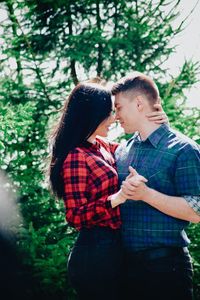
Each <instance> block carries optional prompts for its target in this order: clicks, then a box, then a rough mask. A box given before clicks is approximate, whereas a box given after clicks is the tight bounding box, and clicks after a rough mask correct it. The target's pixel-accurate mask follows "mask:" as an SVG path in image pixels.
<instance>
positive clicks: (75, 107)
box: [50, 82, 166, 300]
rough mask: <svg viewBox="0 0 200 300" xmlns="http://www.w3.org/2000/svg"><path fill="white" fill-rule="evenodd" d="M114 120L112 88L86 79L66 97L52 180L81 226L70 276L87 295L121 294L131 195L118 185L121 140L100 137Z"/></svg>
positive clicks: (68, 217)
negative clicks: (123, 215)
mask: <svg viewBox="0 0 200 300" xmlns="http://www.w3.org/2000/svg"><path fill="white" fill-rule="evenodd" d="M160 111H161V108H160ZM160 115H161V112H158V119H160ZM162 115H163V116H164V121H166V116H165V114H164V113H163V114H162ZM114 121H115V116H114V114H113V107H112V100H111V92H110V91H109V90H107V89H106V88H105V87H103V86H101V85H100V84H96V83H89V82H85V83H81V84H78V85H77V86H76V87H75V88H74V89H73V90H72V92H71V94H70V96H69V99H68V101H67V102H66V103H65V106H64V110H63V114H62V117H61V120H60V123H59V124H58V127H57V130H56V132H55V134H54V137H53V138H54V140H53V150H52V160H51V167H50V183H51V187H52V190H53V192H54V194H55V195H56V196H57V197H59V198H62V199H63V200H64V203H65V207H66V220H67V222H68V224H70V225H71V226H73V227H75V228H76V229H77V230H78V231H79V234H78V238H77V240H76V242H75V245H74V247H73V249H72V251H71V254H70V256H69V260H68V276H69V279H70V281H71V284H72V286H73V287H74V289H75V291H76V292H77V295H78V298H79V299H81V300H82V299H84V300H86V299H87V300H90V299H92V300H97V299H104V300H106V299H109V300H110V299H115V300H117V299H120V280H121V279H120V273H121V266H122V251H121V248H120V247H121V243H120V226H121V220H120V211H119V205H120V204H121V203H123V202H124V201H125V200H126V196H125V195H124V194H123V192H122V190H121V189H120V190H119V188H118V176H117V172H116V167H115V161H114V156H113V154H114V151H115V149H116V147H117V144H111V143H107V142H105V141H104V140H103V139H101V138H98V137H97V136H101V137H106V136H107V134H108V130H109V126H110V125H111V124H112V123H113V122H114Z"/></svg>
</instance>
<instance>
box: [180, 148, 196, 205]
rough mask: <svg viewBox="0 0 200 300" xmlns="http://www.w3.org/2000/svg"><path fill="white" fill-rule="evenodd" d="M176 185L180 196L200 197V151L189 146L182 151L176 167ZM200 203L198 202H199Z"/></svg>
mask: <svg viewBox="0 0 200 300" xmlns="http://www.w3.org/2000/svg"><path fill="white" fill-rule="evenodd" d="M175 168H176V170H175V178H174V183H175V187H176V192H177V195H178V196H182V197H183V196H192V197H193V200H192V201H191V202H196V200H195V201H194V199H196V198H194V196H195V197H199V196H200V149H199V148H198V147H192V146H190V145H189V146H188V147H187V148H186V149H183V150H181V151H180V154H179V156H178V157H177V161H176V166H175ZM197 202H198V201H197Z"/></svg>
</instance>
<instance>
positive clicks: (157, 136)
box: [127, 124, 169, 148]
mask: <svg viewBox="0 0 200 300" xmlns="http://www.w3.org/2000/svg"><path fill="white" fill-rule="evenodd" d="M168 129H169V126H168V125H167V124H162V125H161V126H160V127H159V128H158V129H156V130H154V131H153V132H152V133H151V134H150V135H149V136H148V137H147V139H146V140H145V141H142V139H141V137H140V134H139V132H136V133H135V134H134V135H133V137H132V138H130V139H129V140H128V142H127V146H128V145H129V144H130V143H131V142H132V141H133V140H134V142H136V143H141V142H143V143H145V142H147V141H149V142H150V143H151V144H152V146H154V148H157V146H158V144H159V142H160V140H161V139H162V137H163V136H164V135H165V134H166V132H167V131H168Z"/></svg>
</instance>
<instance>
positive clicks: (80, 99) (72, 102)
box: [49, 82, 112, 198]
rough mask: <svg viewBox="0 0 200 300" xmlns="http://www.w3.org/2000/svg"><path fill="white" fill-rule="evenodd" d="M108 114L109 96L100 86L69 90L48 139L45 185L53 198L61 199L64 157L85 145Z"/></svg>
mask: <svg viewBox="0 0 200 300" xmlns="http://www.w3.org/2000/svg"><path fill="white" fill-rule="evenodd" d="M111 111H112V100H111V92H110V91H109V90H108V89H106V88H105V87H104V86H102V85H100V84H97V83H89V82H85V83H79V84H78V85H77V86H76V87H75V88H74V89H73V90H72V92H71V94H70V95H69V98H68V100H67V101H66V103H65V105H64V108H63V114H62V116H61V119H60V122H59V124H58V126H57V128H56V130H55V131H54V134H53V136H52V153H51V162H50V168H49V181H50V187H51V190H52V192H53V193H54V195H55V196H56V197H58V198H62V197H63V193H64V184H63V178H62V174H61V171H62V166H63V162H64V160H65V159H66V157H67V155H68V153H69V152H70V151H71V150H73V149H74V148H75V147H77V146H79V145H81V144H82V143H84V142H85V141H87V139H88V138H89V137H90V136H91V135H92V134H93V133H94V132H95V130H96V129H97V127H98V126H99V124H100V123H101V122H102V121H104V120H105V119H106V118H107V117H108V116H109V115H110V113H111Z"/></svg>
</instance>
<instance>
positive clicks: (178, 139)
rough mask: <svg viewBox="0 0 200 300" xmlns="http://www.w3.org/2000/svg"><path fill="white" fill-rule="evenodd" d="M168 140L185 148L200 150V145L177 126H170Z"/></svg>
mask: <svg viewBox="0 0 200 300" xmlns="http://www.w3.org/2000/svg"><path fill="white" fill-rule="evenodd" d="M168 140H169V141H170V142H171V143H172V144H173V145H176V146H178V147H179V148H181V149H182V150H183V149H184V150H185V151H188V150H197V151H200V146H199V145H198V144H197V143H196V142H195V141H194V140H193V139H192V138H190V137H189V136H187V135H185V134H183V133H182V132H180V131H178V130H177V129H175V128H169V134H168Z"/></svg>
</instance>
